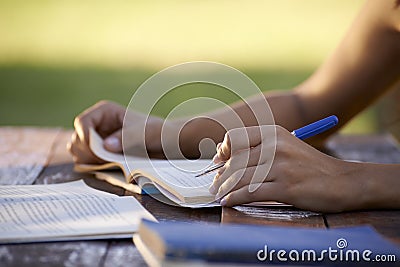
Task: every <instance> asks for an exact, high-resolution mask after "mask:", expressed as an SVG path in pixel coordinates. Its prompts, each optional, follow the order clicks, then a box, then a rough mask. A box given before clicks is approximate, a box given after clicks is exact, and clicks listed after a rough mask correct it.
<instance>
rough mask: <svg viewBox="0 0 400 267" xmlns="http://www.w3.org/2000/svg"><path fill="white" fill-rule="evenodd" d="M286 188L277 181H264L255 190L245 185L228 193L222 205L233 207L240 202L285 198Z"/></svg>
mask: <svg viewBox="0 0 400 267" xmlns="http://www.w3.org/2000/svg"><path fill="white" fill-rule="evenodd" d="M284 192H285V189H284V188H283V187H282V185H281V184H279V183H275V182H266V183H262V184H261V185H260V187H259V188H258V189H257V190H256V191H254V192H251V193H250V191H249V187H248V186H245V187H242V188H240V189H238V190H236V191H233V192H231V193H229V194H228V195H226V196H225V197H224V198H223V199H222V200H221V202H220V203H221V206H227V207H232V206H236V205H240V204H247V203H251V202H258V201H278V202H282V200H281V199H284Z"/></svg>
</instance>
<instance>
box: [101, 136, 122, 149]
mask: <svg viewBox="0 0 400 267" xmlns="http://www.w3.org/2000/svg"><path fill="white" fill-rule="evenodd" d="M104 143H105V145H106V146H107V148H110V149H112V150H114V151H120V150H121V142H120V141H119V139H118V138H117V137H115V136H111V137H108V138H106V140H104Z"/></svg>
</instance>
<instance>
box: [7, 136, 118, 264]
mask: <svg viewBox="0 0 400 267" xmlns="http://www.w3.org/2000/svg"><path fill="white" fill-rule="evenodd" d="M33 134H35V135H36V136H37V137H40V138H44V137H45V136H46V132H44V131H41V130H35V131H34V133H33ZM70 136H71V132H70V131H61V132H58V134H57V137H56V139H55V141H54V145H53V146H52V149H51V151H50V156H49V159H48V164H47V166H46V168H45V169H44V170H43V172H42V173H41V174H40V175H39V177H38V178H37V180H36V182H35V183H36V184H51V183H61V182H68V181H73V180H78V179H81V178H85V179H87V180H89V181H91V180H94V181H93V182H92V184H95V185H96V181H97V179H94V178H91V176H90V175H83V174H79V173H75V172H73V163H72V157H71V155H70V154H69V153H68V151H67V150H66V144H67V142H68V141H69V138H70ZM25 145H26V146H27V148H29V147H30V149H32V150H33V151H34V150H35V149H36V147H35V146H33V147H32V146H30V145H29V143H27V144H25ZM28 151H29V149H28ZM106 187H107V186H106ZM120 193H121V192H120ZM107 248H108V242H107V241H85V242H58V243H57V242H55V243H54V242H52V243H39V244H16V245H2V246H0V259H1V261H0V262H1V265H2V266H44V265H46V266H60V265H61V266H101V265H102V261H103V259H104V257H105V255H106V253H107Z"/></svg>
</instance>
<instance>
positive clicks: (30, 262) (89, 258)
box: [0, 241, 107, 267]
mask: <svg viewBox="0 0 400 267" xmlns="http://www.w3.org/2000/svg"><path fill="white" fill-rule="evenodd" d="M106 252H107V242H104V241H87V242H54V243H36V244H16V245H7V246H0V265H1V266H4V267H5V266H13V267H14V266H15V267H20V266H101V265H102V260H103V257H104V255H105V254H106Z"/></svg>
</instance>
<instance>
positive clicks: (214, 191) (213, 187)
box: [208, 184, 217, 194]
mask: <svg viewBox="0 0 400 267" xmlns="http://www.w3.org/2000/svg"><path fill="white" fill-rule="evenodd" d="M208 191H210V193H211V194H215V193H217V190H216V188H215V185H214V184H212V185H211V186H210V188H208Z"/></svg>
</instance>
